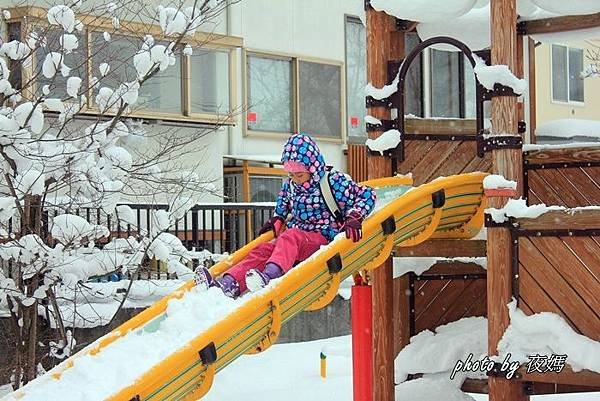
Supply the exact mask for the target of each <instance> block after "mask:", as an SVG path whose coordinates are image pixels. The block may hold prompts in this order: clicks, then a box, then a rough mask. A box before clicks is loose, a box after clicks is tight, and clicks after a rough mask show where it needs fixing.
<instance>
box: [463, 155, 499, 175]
mask: <svg viewBox="0 0 600 401" xmlns="http://www.w3.org/2000/svg"><path fill="white" fill-rule="evenodd" d="M473 171H483V172H491V171H492V158H491V155H490V154H489V153H488V154H486V155H484V157H479V156H477V155H476V156H475V157H473V160H471V162H470V163H469V164H467V165H466V166H465V168H464V169H463V170H462V171H461V173H471V172H473Z"/></svg>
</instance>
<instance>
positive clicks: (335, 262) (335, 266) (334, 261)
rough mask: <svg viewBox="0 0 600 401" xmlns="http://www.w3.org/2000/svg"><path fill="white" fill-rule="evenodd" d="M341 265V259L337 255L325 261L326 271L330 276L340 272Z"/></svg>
mask: <svg viewBox="0 0 600 401" xmlns="http://www.w3.org/2000/svg"><path fill="white" fill-rule="evenodd" d="M342 267H343V263H342V257H341V256H340V254H339V253H337V254H336V255H335V256H334V257H332V258H331V259H329V260H328V261H327V269H328V270H329V273H330V274H335V273H339V272H341V271H342Z"/></svg>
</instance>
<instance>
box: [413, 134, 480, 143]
mask: <svg viewBox="0 0 600 401" xmlns="http://www.w3.org/2000/svg"><path fill="white" fill-rule="evenodd" d="M402 137H403V138H405V139H407V140H411V141H450V142H453V141H460V142H465V141H476V140H477V137H478V135H473V134H471V135H468V134H458V135H443V134H402Z"/></svg>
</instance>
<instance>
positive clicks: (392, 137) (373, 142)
mask: <svg viewBox="0 0 600 401" xmlns="http://www.w3.org/2000/svg"><path fill="white" fill-rule="evenodd" d="M401 140H402V138H401V135H400V131H398V130H397V129H391V130H388V131H385V132H384V133H383V134H381V135H380V136H379V137H378V138H377V139H370V138H369V139H367V140H366V141H365V145H367V147H368V148H369V149H370V150H372V151H374V152H379V153H381V155H383V152H385V151H386V150H388V149H395V148H396V147H397V146H398V144H400V141H401Z"/></svg>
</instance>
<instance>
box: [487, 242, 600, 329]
mask: <svg viewBox="0 0 600 401" xmlns="http://www.w3.org/2000/svg"><path fill="white" fill-rule="evenodd" d="M519 261H521V263H522V264H523V266H526V268H527V271H528V272H529V274H531V276H532V277H533V278H534V279H535V281H537V282H538V284H539V285H540V286H541V287H542V288H543V289H544V291H545V292H546V293H547V294H548V296H549V297H550V298H551V299H552V301H553V302H555V303H556V304H557V305H558V306H559V307H560V309H561V310H563V311H564V312H565V314H566V315H567V316H569V319H570V320H571V321H572V322H573V323H574V324H575V327H577V328H578V329H579V330H580V331H581V333H582V334H583V335H585V336H587V337H590V338H592V339H598V338H599V336H600V324H599V322H597V321H596V320H597V319H596V318H595V314H594V312H593V311H592V310H591V309H590V307H589V306H588V305H587V304H586V303H585V302H583V300H582V299H581V296H580V295H579V294H578V293H577V291H575V290H574V289H573V287H571V286H570V285H569V283H568V282H567V281H566V280H565V279H564V277H562V276H561V275H560V274H559V273H558V272H557V271H556V269H555V268H554V267H553V266H552V265H551V264H550V263H549V262H548V260H546V258H545V257H544V255H543V253H542V252H540V250H538V249H537V247H536V246H535V244H534V243H533V242H531V240H529V239H527V238H521V239H520V240H519ZM488 274H489V273H488ZM528 303H529V302H528ZM529 305H530V306H532V307H533V305H531V303H529Z"/></svg>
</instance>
